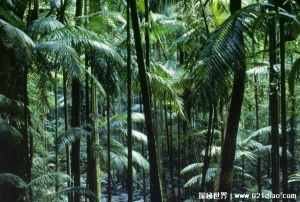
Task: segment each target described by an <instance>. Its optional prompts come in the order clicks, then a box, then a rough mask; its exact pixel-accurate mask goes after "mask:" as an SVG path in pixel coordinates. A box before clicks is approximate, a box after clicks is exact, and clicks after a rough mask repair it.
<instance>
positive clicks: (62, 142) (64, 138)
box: [57, 127, 90, 150]
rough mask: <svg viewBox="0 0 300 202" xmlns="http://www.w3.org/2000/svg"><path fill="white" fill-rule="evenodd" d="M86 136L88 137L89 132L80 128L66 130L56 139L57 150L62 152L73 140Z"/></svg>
mask: <svg viewBox="0 0 300 202" xmlns="http://www.w3.org/2000/svg"><path fill="white" fill-rule="evenodd" d="M88 135H90V134H89V132H87V131H86V130H83V129H82V128H77V127H75V128H71V129H69V130H67V131H66V132H64V133H63V134H61V135H60V136H59V137H58V140H57V144H58V145H59V150H62V149H63V148H64V147H65V146H66V145H67V144H69V143H70V142H75V140H77V139H79V138H81V137H86V136H88Z"/></svg>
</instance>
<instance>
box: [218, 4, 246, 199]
mask: <svg viewBox="0 0 300 202" xmlns="http://www.w3.org/2000/svg"><path fill="white" fill-rule="evenodd" d="M240 9H241V1H240V0H231V1H230V11H231V14H233V13H235V12H236V11H238V10H240ZM233 65H238V68H237V69H238V72H237V73H236V74H235V75H234V81H233V89H232V94H231V103H230V108H229V115H228V122H227V128H226V133H225V139H224V143H223V146H222V154H221V166H220V173H219V177H220V182H219V185H218V192H226V193H227V198H226V199H224V201H230V193H231V190H232V184H233V168H234V158H235V150H236V138H237V133H238V126H239V121H240V115H241V110H242V104H243V98H244V90H245V76H246V64H245V59H243V61H240V63H235V64H233Z"/></svg>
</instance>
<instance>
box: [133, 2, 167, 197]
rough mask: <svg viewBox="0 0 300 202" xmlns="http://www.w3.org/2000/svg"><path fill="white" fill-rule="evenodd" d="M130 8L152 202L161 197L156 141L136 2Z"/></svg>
mask: <svg viewBox="0 0 300 202" xmlns="http://www.w3.org/2000/svg"><path fill="white" fill-rule="evenodd" d="M130 8H131V19H132V26H133V32H134V39H135V48H136V54H137V63H138V68H139V79H140V85H141V93H142V99H143V105H144V113H145V119H146V130H147V137H148V150H149V161H150V198H151V201H152V202H160V201H162V198H161V187H160V177H159V171H158V162H157V155H156V142H155V134H154V128H153V123H152V112H151V105H150V96H149V87H148V81H147V76H146V68H145V64H144V56H143V49H142V43H141V42H142V39H141V35H140V26H139V18H138V13H137V8H136V2H135V1H134V0H132V1H130Z"/></svg>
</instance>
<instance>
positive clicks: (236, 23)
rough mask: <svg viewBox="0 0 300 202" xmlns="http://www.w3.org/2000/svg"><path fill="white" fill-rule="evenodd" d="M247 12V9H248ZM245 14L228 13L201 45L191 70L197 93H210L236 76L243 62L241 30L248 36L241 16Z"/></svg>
mask: <svg viewBox="0 0 300 202" xmlns="http://www.w3.org/2000/svg"><path fill="white" fill-rule="evenodd" d="M248 12H249V11H248ZM246 17H249V15H247V14H246V13H236V14H234V15H232V16H230V17H229V18H228V19H227V20H226V21H225V22H224V23H223V24H222V25H221V26H220V27H219V28H218V29H216V30H215V31H214V32H213V33H212V34H211V35H210V37H209V38H208V39H207V40H206V42H205V44H204V45H203V47H204V48H203V50H202V51H201V52H200V54H199V56H198V60H197V62H196V63H195V64H193V66H194V68H193V69H192V71H191V75H193V77H192V78H193V80H194V81H195V85H196V86H198V87H197V88H196V91H197V92H206V91H207V92H206V93H204V94H206V95H207V96H210V97H211V96H213V95H215V94H216V93H218V92H222V91H224V90H225V89H226V88H227V86H228V85H231V82H230V81H231V79H229V78H232V76H233V75H236V76H239V75H237V72H239V68H240V66H241V64H242V63H244V62H245V50H244V45H243V44H244V37H243V35H244V33H246V34H248V35H250V36H251V32H250V31H249V30H250V27H249V25H248V24H247V23H246V20H245V19H243V18H246Z"/></svg>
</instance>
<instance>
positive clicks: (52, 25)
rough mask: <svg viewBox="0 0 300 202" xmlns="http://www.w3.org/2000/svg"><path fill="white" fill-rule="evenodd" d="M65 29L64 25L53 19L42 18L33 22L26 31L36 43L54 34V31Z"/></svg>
mask: <svg viewBox="0 0 300 202" xmlns="http://www.w3.org/2000/svg"><path fill="white" fill-rule="evenodd" d="M62 27H64V24H62V23H61V22H59V21H58V20H56V19H53V18H40V19H37V20H35V21H33V22H32V23H31V24H30V25H29V26H28V27H27V28H26V30H25V32H26V33H27V34H28V36H30V37H31V38H32V40H34V41H36V40H38V39H39V38H40V37H43V36H44V35H46V34H48V33H50V32H52V31H53V30H56V29H60V28H62Z"/></svg>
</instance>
